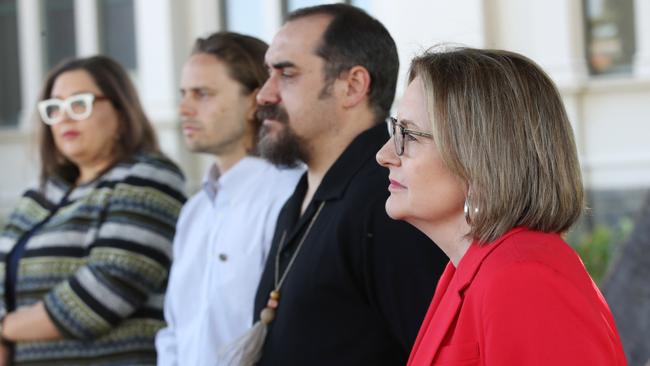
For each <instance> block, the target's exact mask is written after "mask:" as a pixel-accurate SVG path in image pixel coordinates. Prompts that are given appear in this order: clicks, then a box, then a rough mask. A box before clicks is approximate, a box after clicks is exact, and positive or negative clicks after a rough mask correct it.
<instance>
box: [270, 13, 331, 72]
mask: <svg viewBox="0 0 650 366" xmlns="http://www.w3.org/2000/svg"><path fill="white" fill-rule="evenodd" d="M331 20H332V18H331V16H329V15H310V16H306V17H303V18H298V19H296V20H292V21H289V22H287V23H286V24H285V25H283V26H282V28H281V29H280V31H279V32H278V33H277V34H276V35H275V37H274V38H273V41H272V42H271V45H270V46H269V49H268V51H267V52H266V57H265V59H266V63H267V64H268V65H270V66H272V65H273V64H275V63H279V62H285V61H289V62H294V63H296V64H297V65H298V66H300V65H299V62H300V61H303V60H305V59H309V58H312V57H318V58H320V57H319V56H318V55H316V53H315V50H316V47H317V46H318V44H319V42H320V40H321V38H322V36H323V32H324V31H325V29H326V28H327V25H328V24H329V23H330V21H331Z"/></svg>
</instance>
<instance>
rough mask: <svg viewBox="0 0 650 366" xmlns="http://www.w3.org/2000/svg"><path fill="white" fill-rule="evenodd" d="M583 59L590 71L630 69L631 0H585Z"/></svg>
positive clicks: (632, 41) (602, 72) (604, 72)
mask: <svg viewBox="0 0 650 366" xmlns="http://www.w3.org/2000/svg"><path fill="white" fill-rule="evenodd" d="M584 5H585V6H584V9H585V21H586V46H587V52H586V53H587V62H588V64H589V71H590V73H591V74H592V75H608V74H626V73H631V72H632V65H633V60H634V52H635V48H636V47H635V42H636V41H635V34H634V0H585V3H584Z"/></svg>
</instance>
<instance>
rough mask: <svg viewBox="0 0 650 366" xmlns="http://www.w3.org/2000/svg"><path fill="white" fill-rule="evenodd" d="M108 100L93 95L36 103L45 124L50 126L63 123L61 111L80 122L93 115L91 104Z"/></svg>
mask: <svg viewBox="0 0 650 366" xmlns="http://www.w3.org/2000/svg"><path fill="white" fill-rule="evenodd" d="M105 99H108V98H107V97H105V96H100V95H95V94H93V93H80V94H75V95H72V96H70V97H68V98H66V99H65V100H61V99H58V98H51V99H46V100H41V101H40V102H38V105H37V106H38V112H39V114H40V115H41V119H42V120H43V122H44V123H45V124H48V125H50V126H52V125H55V124H57V123H59V122H61V121H63V111H64V110H65V113H66V114H67V115H68V117H70V118H71V119H74V120H75V121H82V120H84V119H86V118H88V117H90V115H91V114H92V113H93V104H95V101H97V100H105Z"/></svg>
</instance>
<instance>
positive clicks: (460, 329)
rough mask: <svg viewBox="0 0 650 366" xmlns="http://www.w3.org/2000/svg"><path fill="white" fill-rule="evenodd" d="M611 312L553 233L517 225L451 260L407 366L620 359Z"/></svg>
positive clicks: (554, 364)
mask: <svg viewBox="0 0 650 366" xmlns="http://www.w3.org/2000/svg"><path fill="white" fill-rule="evenodd" d="M626 364H627V363H626V361H625V355H624V353H623V347H622V345H621V341H620V337H619V335H618V332H617V330H616V325H615V324H614V319H613V317H612V314H611V312H610V310H609V307H608V306H607V303H606V302H605V299H604V298H603V296H602V295H601V293H600V291H599V290H598V288H597V287H596V285H595V284H594V283H593V281H592V280H591V278H590V277H589V275H588V274H587V271H586V270H585V267H584V265H583V264H582V261H580V258H579V257H578V256H577V254H576V253H575V251H574V250H573V249H572V248H571V247H569V246H568V245H567V244H566V243H565V242H564V241H563V240H562V238H561V237H560V236H559V235H557V234H546V233H541V232H535V231H530V230H527V229H523V228H516V229H513V230H511V231H510V232H508V233H506V234H505V235H504V236H502V237H501V238H499V239H497V240H496V241H494V242H492V243H490V244H487V245H482V246H479V245H477V244H476V243H473V244H472V245H471V246H470V248H469V249H468V251H467V253H466V254H465V256H463V258H462V259H461V261H460V263H459V264H458V268H457V269H456V268H454V266H453V265H452V264H451V263H449V264H448V265H447V268H446V269H445V272H444V273H443V275H442V277H441V278H440V281H439V283H438V287H437V289H436V292H435V295H434V297H433V301H432V302H431V305H430V307H429V311H428V312H427V315H426V317H425V319H424V322H423V323H422V326H421V327H420V332H419V334H418V337H417V339H416V341H415V345H414V346H413V349H412V351H411V356H410V358H409V361H408V365H409V366H430V365H456V366H461V365H462V366H471V365H483V366H492V365H494V366H510V365H512V366H515V365H516V366H521V365H526V366H528V365H544V366H558V365H571V366H576V365H585V366H587V365H588V366H599V365H602V366H619V365H626Z"/></svg>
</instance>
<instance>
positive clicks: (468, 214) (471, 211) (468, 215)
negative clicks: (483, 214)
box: [463, 189, 478, 226]
mask: <svg viewBox="0 0 650 366" xmlns="http://www.w3.org/2000/svg"><path fill="white" fill-rule="evenodd" d="M471 195H472V190H471V189H468V190H467V196H466V197H465V204H464V205H463V212H464V213H465V221H467V225H470V226H471V225H472V215H476V214H477V213H478V207H474V208H472V202H471Z"/></svg>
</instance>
